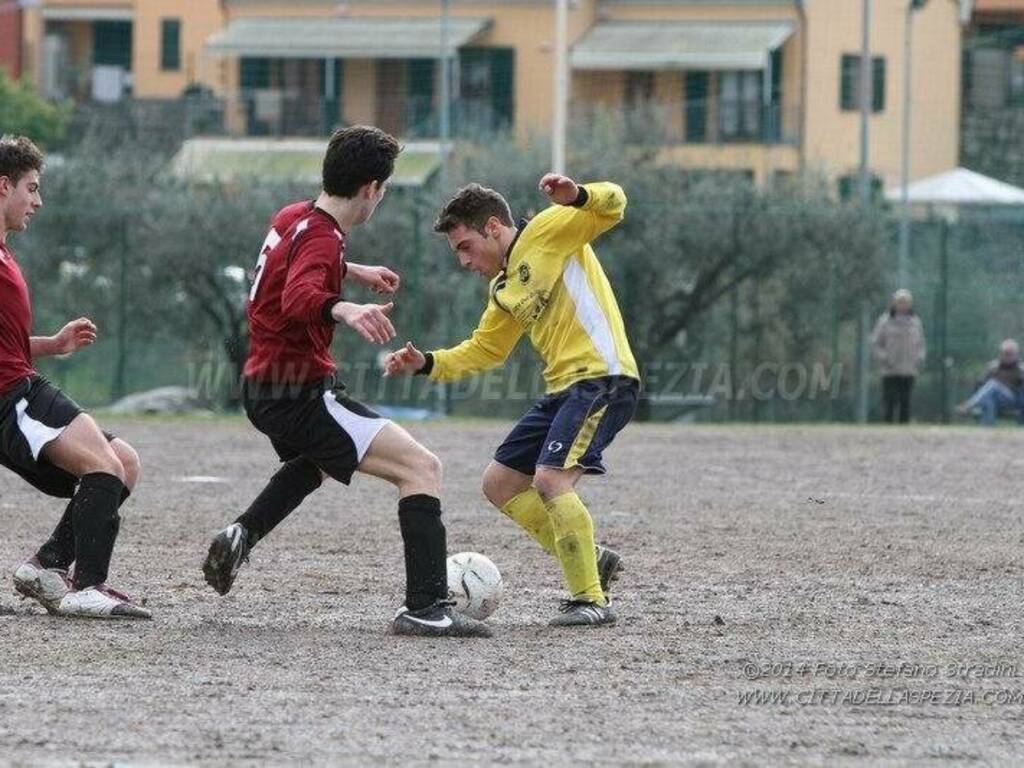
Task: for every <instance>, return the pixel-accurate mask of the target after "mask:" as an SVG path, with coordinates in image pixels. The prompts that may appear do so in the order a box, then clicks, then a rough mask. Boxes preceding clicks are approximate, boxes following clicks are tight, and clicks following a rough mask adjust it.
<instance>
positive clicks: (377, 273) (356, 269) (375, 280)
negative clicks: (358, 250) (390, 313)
mask: <svg viewBox="0 0 1024 768" xmlns="http://www.w3.org/2000/svg"><path fill="white" fill-rule="evenodd" d="M348 267H349V274H351V276H352V277H353V278H354V279H355V281H356V282H357V283H359V284H360V285H365V286H366V287H367V288H369V289H370V290H371V291H373V292H374V293H394V292H395V291H397V290H398V286H399V284H400V283H401V282H402V278H400V277H399V276H398V273H397V272H395V271H393V270H390V269H388V268H387V267H366V266H363V265H362V264H349V265H348Z"/></svg>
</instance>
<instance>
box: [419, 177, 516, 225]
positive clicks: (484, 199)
mask: <svg viewBox="0 0 1024 768" xmlns="http://www.w3.org/2000/svg"><path fill="white" fill-rule="evenodd" d="M491 216H496V217H497V219H498V221H500V222H501V223H502V224H504V225H505V226H507V227H511V226H512V223H513V222H512V209H511V208H509V207H508V201H507V200H505V198H504V197H502V196H501V195H500V194H499V193H497V192H495V191H494V190H493V189H489V188H487V187H483V186H481V185H479V184H468V185H466V186H465V187H463V188H462V189H460V190H459V191H458V192H456V193H455V197H453V198H452V199H451V200H449V201H448V202H447V203H446V204H445V206H444V208H443V209H442V210H441V213H440V215H439V216H438V217H437V221H435V222H434V231H435V232H445V233H447V232H451V231H452V230H453V229H455V228H456V227H457V226H459V225H463V226H466V227H469V228H470V229H475V230H476V231H477V232H479V233H481V234H483V231H484V225H485V224H486V223H487V220H488V219H490V218H491Z"/></svg>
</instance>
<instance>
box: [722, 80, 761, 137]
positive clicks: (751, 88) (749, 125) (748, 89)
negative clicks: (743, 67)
mask: <svg viewBox="0 0 1024 768" xmlns="http://www.w3.org/2000/svg"><path fill="white" fill-rule="evenodd" d="M762 79H763V75H762V73H761V72H757V71H754V72H722V73H720V74H719V76H718V129H719V132H720V134H721V137H722V139H723V140H724V141H743V140H748V139H760V138H761V137H762V132H761V116H762V109H763V106H764V105H763V103H762V95H761V81H762Z"/></svg>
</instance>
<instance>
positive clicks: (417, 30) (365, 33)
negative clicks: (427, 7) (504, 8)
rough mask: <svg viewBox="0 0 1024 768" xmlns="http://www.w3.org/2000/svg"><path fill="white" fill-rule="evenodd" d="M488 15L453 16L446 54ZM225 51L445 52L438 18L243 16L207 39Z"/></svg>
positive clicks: (476, 31)
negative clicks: (468, 17) (477, 17)
mask: <svg viewBox="0 0 1024 768" xmlns="http://www.w3.org/2000/svg"><path fill="white" fill-rule="evenodd" d="M490 24H491V21H490V19H463V18H452V19H449V22H448V39H447V45H448V55H449V56H452V55H454V53H455V52H456V51H457V50H458V49H459V48H461V47H462V46H464V45H467V44H468V43H470V42H472V41H473V40H474V39H475V38H476V37H478V36H479V35H480V34H481V33H482V32H484V31H485V30H486V29H487V28H488V27H489V26H490ZM206 50H207V51H209V52H211V53H214V54H217V55H221V56H253V57H262V58H282V59H326V58H338V59H417V58H431V59H433V58H438V57H439V56H440V53H441V22H440V19H339V18H320V19H318V18H301V19H299V18H267V17H258V18H244V19H235V20H234V21H232V22H230V23H229V24H228V26H227V27H226V28H224V29H223V30H221V31H220V32H218V33H216V34H214V35H212V36H211V37H210V38H209V39H208V40H207V41H206Z"/></svg>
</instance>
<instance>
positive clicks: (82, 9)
mask: <svg viewBox="0 0 1024 768" xmlns="http://www.w3.org/2000/svg"><path fill="white" fill-rule="evenodd" d="M24 5H25V6H27V7H32V6H29V5H28V3H25V4H24ZM39 14H40V16H42V17H43V19H45V20H46V21H131V20H132V19H133V18H135V13H134V11H132V8H131V6H130V5H127V4H126V5H124V6H120V7H119V6H107V5H103V6H81V5H79V6H53V7H44V8H40V10H39Z"/></svg>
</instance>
